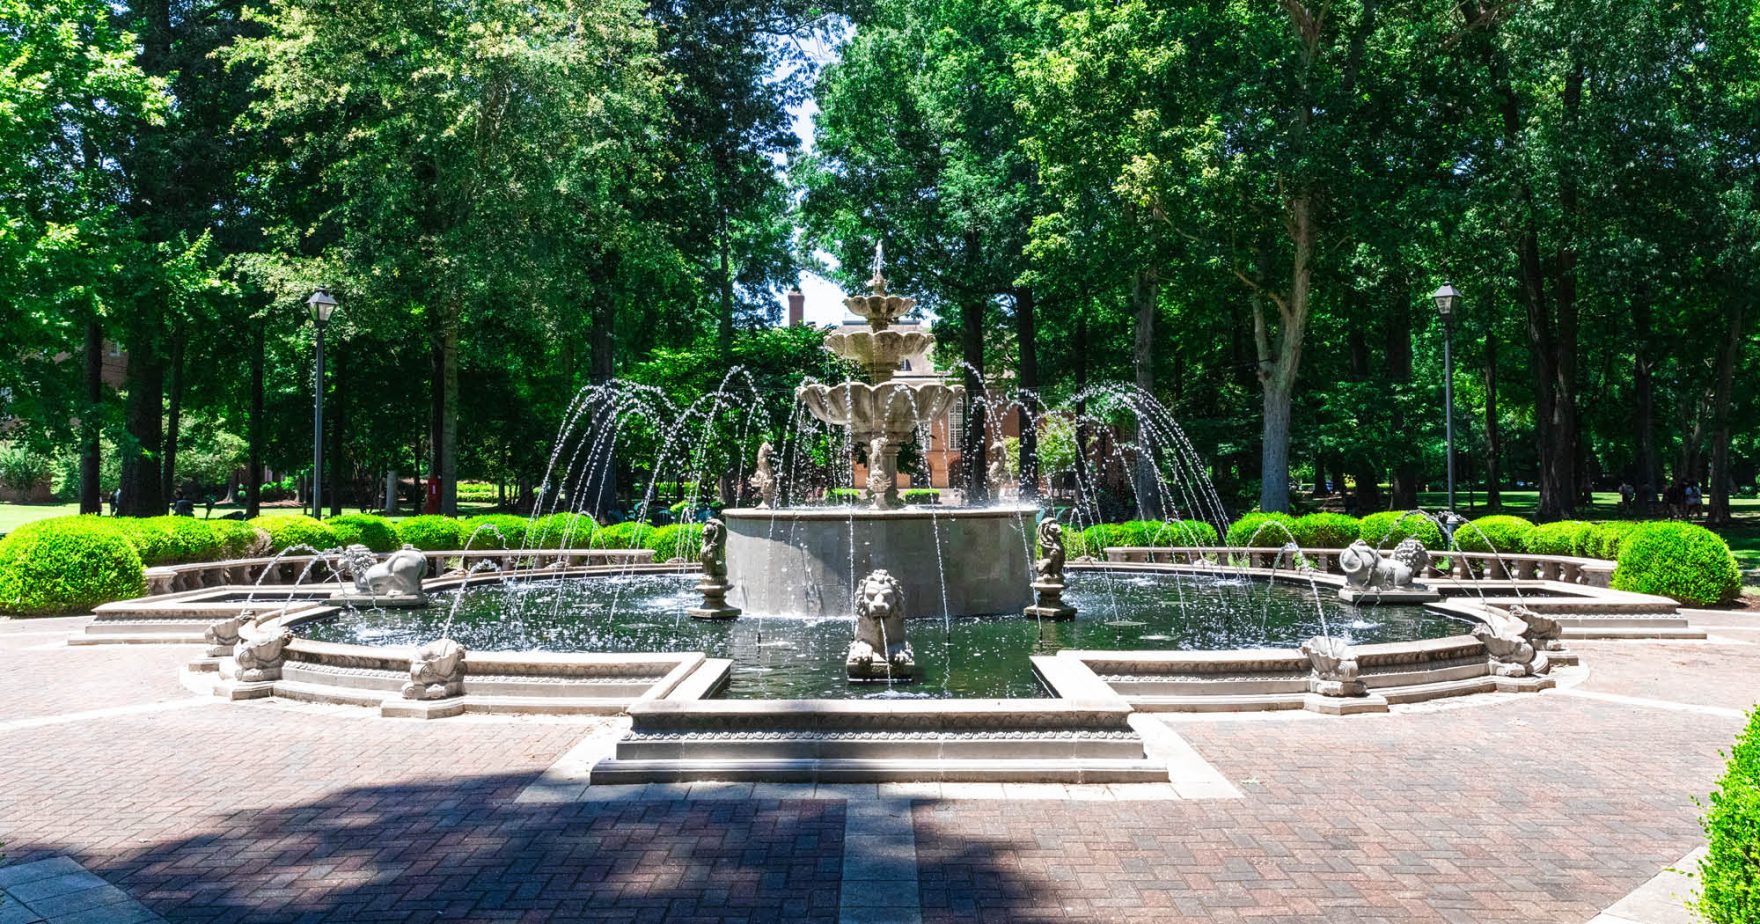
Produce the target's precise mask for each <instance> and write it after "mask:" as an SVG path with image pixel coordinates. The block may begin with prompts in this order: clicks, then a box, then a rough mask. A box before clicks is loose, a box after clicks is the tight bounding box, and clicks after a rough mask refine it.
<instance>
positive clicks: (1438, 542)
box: [1357, 510, 1448, 552]
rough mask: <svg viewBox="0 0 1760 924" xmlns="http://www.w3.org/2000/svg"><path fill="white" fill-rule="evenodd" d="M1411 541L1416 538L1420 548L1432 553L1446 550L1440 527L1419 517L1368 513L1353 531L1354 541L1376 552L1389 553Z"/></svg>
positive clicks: (1389, 511)
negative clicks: (1383, 550) (1365, 543)
mask: <svg viewBox="0 0 1760 924" xmlns="http://www.w3.org/2000/svg"><path fill="white" fill-rule="evenodd" d="M1413 537H1417V540H1418V541H1419V542H1422V543H1424V548H1426V549H1429V550H1431V551H1433V552H1434V551H1438V550H1445V549H1447V548H1448V540H1447V539H1445V538H1443V536H1442V527H1440V526H1437V525H1436V521H1435V520H1432V519H1430V518H1429V517H1427V516H1424V515H1423V514H1420V513H1407V512H1404V511H1400V510H1383V511H1381V512H1380V513H1371V514H1369V515H1368V516H1366V517H1364V518H1363V520H1362V526H1361V527H1360V528H1359V529H1358V531H1357V538H1358V539H1361V540H1363V541H1364V542H1367V543H1369V544H1370V545H1372V546H1374V547H1376V548H1378V549H1391V548H1393V547H1394V546H1396V545H1399V544H1400V543H1401V542H1403V541H1405V540H1406V539H1410V538H1413Z"/></svg>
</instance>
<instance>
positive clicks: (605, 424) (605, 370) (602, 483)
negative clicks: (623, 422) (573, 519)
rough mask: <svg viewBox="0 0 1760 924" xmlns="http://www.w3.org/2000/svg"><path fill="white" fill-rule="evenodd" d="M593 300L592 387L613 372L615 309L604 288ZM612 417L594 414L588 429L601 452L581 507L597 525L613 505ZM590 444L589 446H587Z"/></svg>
mask: <svg viewBox="0 0 1760 924" xmlns="http://www.w3.org/2000/svg"><path fill="white" fill-rule="evenodd" d="M595 297H596V299H597V301H596V302H595V304H594V305H593V308H592V318H593V325H592V332H591V334H590V339H591V343H592V355H591V357H590V358H589V360H588V364H587V375H588V377H589V378H590V379H591V381H592V383H593V384H594V385H600V386H603V385H607V384H609V383H610V382H611V379H612V376H613V375H614V374H615V372H616V359H617V354H616V347H617V339H616V320H617V312H616V307H615V306H614V305H613V304H612V303H611V297H610V294H609V289H608V288H604V289H601V291H599V292H597V293H596V294H595ZM616 427H617V421H616V418H615V415H614V414H612V413H609V412H606V413H602V414H599V415H597V417H596V419H594V420H593V421H592V424H591V426H590V427H589V428H588V434H589V436H588V438H589V439H591V440H594V441H595V444H597V445H600V446H602V447H603V449H604V452H603V453H602V454H600V455H599V456H598V457H597V458H596V459H594V460H593V461H592V462H591V463H589V464H590V465H592V466H594V467H593V468H590V469H589V471H588V479H587V485H586V490H587V498H586V503H585V505H584V506H585V508H586V509H587V510H588V511H590V512H591V513H592V514H593V518H594V519H596V520H598V521H599V522H600V523H603V522H605V520H606V517H607V516H608V515H609V514H610V513H611V511H612V510H613V509H614V508H615V507H616V506H617V445H616V439H615V430H616ZM590 445H592V444H590Z"/></svg>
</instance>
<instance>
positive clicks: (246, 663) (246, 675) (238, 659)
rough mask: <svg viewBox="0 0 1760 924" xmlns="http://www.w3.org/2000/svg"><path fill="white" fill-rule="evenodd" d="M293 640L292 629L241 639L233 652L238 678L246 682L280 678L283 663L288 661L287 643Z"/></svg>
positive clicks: (260, 681)
mask: <svg viewBox="0 0 1760 924" xmlns="http://www.w3.org/2000/svg"><path fill="white" fill-rule="evenodd" d="M291 641H293V630H291V629H282V630H280V631H277V632H271V633H270V634H268V635H264V636H261V637H259V638H247V639H241V640H240V641H239V643H238V647H237V648H235V649H233V652H232V660H233V663H234V664H236V665H237V676H238V679H239V680H240V681H241V682H244V683H262V682H264V681H267V680H280V679H281V665H283V664H286V663H287V643H289V642H291Z"/></svg>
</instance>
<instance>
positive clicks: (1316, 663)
mask: <svg viewBox="0 0 1760 924" xmlns="http://www.w3.org/2000/svg"><path fill="white" fill-rule="evenodd" d="M1302 654H1305V655H1307V656H1308V663H1309V665H1311V666H1312V667H1313V672H1312V673H1310V674H1309V675H1308V689H1309V691H1311V692H1314V693H1319V694H1320V695H1322V696H1365V695H1367V694H1368V692H1369V687H1368V684H1366V683H1364V682H1363V680H1362V678H1361V677H1360V676H1359V671H1358V668H1357V653H1356V652H1355V651H1354V650H1352V649H1351V646H1349V645H1347V644H1345V641H1344V639H1340V638H1331V637H1330V636H1325V635H1316V636H1314V637H1313V638H1311V639H1308V640H1307V641H1305V642H1303V643H1302Z"/></svg>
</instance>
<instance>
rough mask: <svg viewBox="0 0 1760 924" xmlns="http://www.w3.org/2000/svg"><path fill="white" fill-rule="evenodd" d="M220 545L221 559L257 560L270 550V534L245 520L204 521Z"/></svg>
mask: <svg viewBox="0 0 1760 924" xmlns="http://www.w3.org/2000/svg"><path fill="white" fill-rule="evenodd" d="M203 522H205V523H207V524H208V528H209V529H211V530H213V531H214V539H215V541H216V542H218V543H219V544H220V557H221V558H256V557H259V556H261V555H262V554H264V553H265V552H267V551H268V550H269V534H268V533H267V532H265V531H263V530H260V529H258V528H256V527H255V526H252V525H251V524H249V523H246V522H245V521H243V520H204V521H203Z"/></svg>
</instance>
